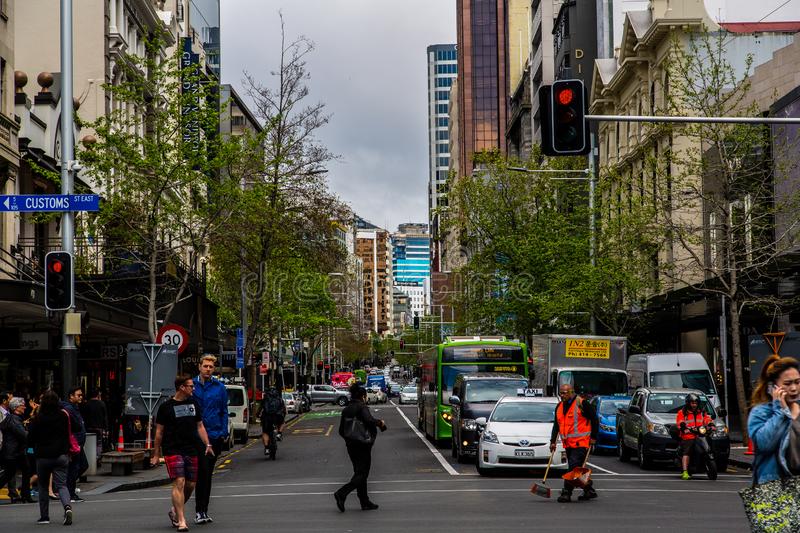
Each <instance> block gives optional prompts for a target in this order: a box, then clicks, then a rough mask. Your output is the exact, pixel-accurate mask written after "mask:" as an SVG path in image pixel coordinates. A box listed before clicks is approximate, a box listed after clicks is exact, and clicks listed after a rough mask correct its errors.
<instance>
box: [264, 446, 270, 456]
mask: <svg viewBox="0 0 800 533" xmlns="http://www.w3.org/2000/svg"><path fill="white" fill-rule="evenodd" d="M264 455H269V446H264Z"/></svg>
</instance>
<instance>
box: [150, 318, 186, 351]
mask: <svg viewBox="0 0 800 533" xmlns="http://www.w3.org/2000/svg"><path fill="white" fill-rule="evenodd" d="M156 342H157V343H159V344H166V345H171V346H177V347H178V353H182V352H183V351H184V350H185V349H186V346H187V345H188V344H189V334H188V333H186V330H185V329H183V327H181V326H179V325H177V324H164V325H163V326H161V329H159V330H158V335H157V336H156Z"/></svg>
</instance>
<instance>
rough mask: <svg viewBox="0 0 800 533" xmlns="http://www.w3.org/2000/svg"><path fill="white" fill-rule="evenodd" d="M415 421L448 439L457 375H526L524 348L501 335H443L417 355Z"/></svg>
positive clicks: (428, 433) (439, 437)
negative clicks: (418, 370) (478, 373)
mask: <svg viewBox="0 0 800 533" xmlns="http://www.w3.org/2000/svg"><path fill="white" fill-rule="evenodd" d="M419 358H420V360H419V367H420V379H419V384H418V389H417V408H418V415H417V416H418V418H417V424H418V426H419V429H420V431H422V432H424V433H425V436H427V437H428V438H429V439H431V440H434V441H449V440H450V438H451V436H452V431H451V430H452V426H451V425H450V420H452V418H453V417H452V414H451V413H450V411H451V407H450V404H449V403H448V402H449V399H450V396H451V394H452V391H453V383H454V382H455V380H456V376H458V375H459V374H471V373H474V372H502V373H511V374H519V375H521V376H524V377H525V378H526V379H527V378H528V348H527V346H525V345H524V344H523V343H521V342H512V341H507V340H506V338H505V337H447V338H446V339H445V342H444V343H442V344H438V345H436V346H434V347H433V348H430V349H428V350H426V351H425V352H423V353H421V354H420V356H419Z"/></svg>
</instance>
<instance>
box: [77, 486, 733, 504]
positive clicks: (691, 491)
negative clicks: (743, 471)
mask: <svg viewBox="0 0 800 533" xmlns="http://www.w3.org/2000/svg"><path fill="white" fill-rule="evenodd" d="M481 492H519V493H523V492H526V493H527V492H530V489H529V488H508V489H504V488H464V489H403V490H370V493H372V494H420V493H426V494H438V493H481ZM599 492H601V493H602V492H664V493H681V494H738V493H739V491H736V490H700V489H649V488H618V489H615V488H602V489H600V490H599ZM330 495H331V492H329V491H325V492H266V493H260V494H253V493H248V494H224V495H220V494H217V495H213V496H211V497H212V498H213V499H224V498H263V497H275V496H277V497H295V496H330ZM151 501H167V500H166V499H165V497H164V496H161V497H158V498H155V497H153V498H117V499H113V500H90V501H87V502H85V505H93V504H101V503H120V502H151Z"/></svg>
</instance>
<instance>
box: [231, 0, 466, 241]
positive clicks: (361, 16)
mask: <svg viewBox="0 0 800 533" xmlns="http://www.w3.org/2000/svg"><path fill="white" fill-rule="evenodd" d="M455 3H456V2H455V0H222V2H221V4H222V6H221V9H222V22H221V26H222V78H223V82H224V83H230V84H232V85H234V87H236V88H241V79H242V71H243V70H245V69H246V70H247V71H249V72H251V73H252V74H254V75H256V76H258V77H260V78H261V79H262V80H263V81H265V82H266V81H268V79H269V72H270V70H275V69H276V68H277V65H278V59H279V56H278V51H279V49H280V23H279V19H278V11H282V12H283V16H284V19H285V22H286V32H287V40H288V39H292V38H294V37H297V36H298V35H301V34H302V35H305V36H306V37H308V38H309V39H311V40H312V41H314V43H315V44H316V50H315V51H314V52H313V53H312V54H311V56H310V57H309V59H308V68H309V71H310V73H311V81H310V88H311V95H310V96H309V103H311V102H316V101H322V102H324V103H325V104H326V105H327V109H328V112H330V113H332V114H333V117H332V119H331V122H330V124H329V125H328V126H326V127H325V128H324V129H322V130H321V131H320V133H319V138H320V140H321V141H322V142H323V143H324V144H325V145H326V146H327V147H328V148H329V149H330V150H331V151H333V152H334V153H337V154H340V155H341V156H342V159H341V162H336V163H333V164H332V165H331V166H330V172H329V181H330V185H331V188H332V189H333V190H334V191H335V192H336V193H337V194H338V195H339V196H340V197H341V198H342V199H343V200H344V201H346V202H347V203H348V204H349V205H350V206H352V208H353V209H354V210H355V212H356V213H358V214H359V215H360V216H362V217H364V218H366V219H367V220H370V221H372V222H373V223H375V224H377V225H379V226H382V227H385V228H386V229H388V230H390V231H395V230H396V229H397V225H398V224H400V223H402V222H426V221H427V219H428V214H427V213H428V211H427V210H428V207H427V184H428V159H427V158H428V144H427V143H428V129H427V70H426V62H425V61H426V60H425V49H426V47H427V46H428V45H430V44H438V43H454V42H455V33H456V31H455ZM239 92H240V93H241V92H242V91H239Z"/></svg>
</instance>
